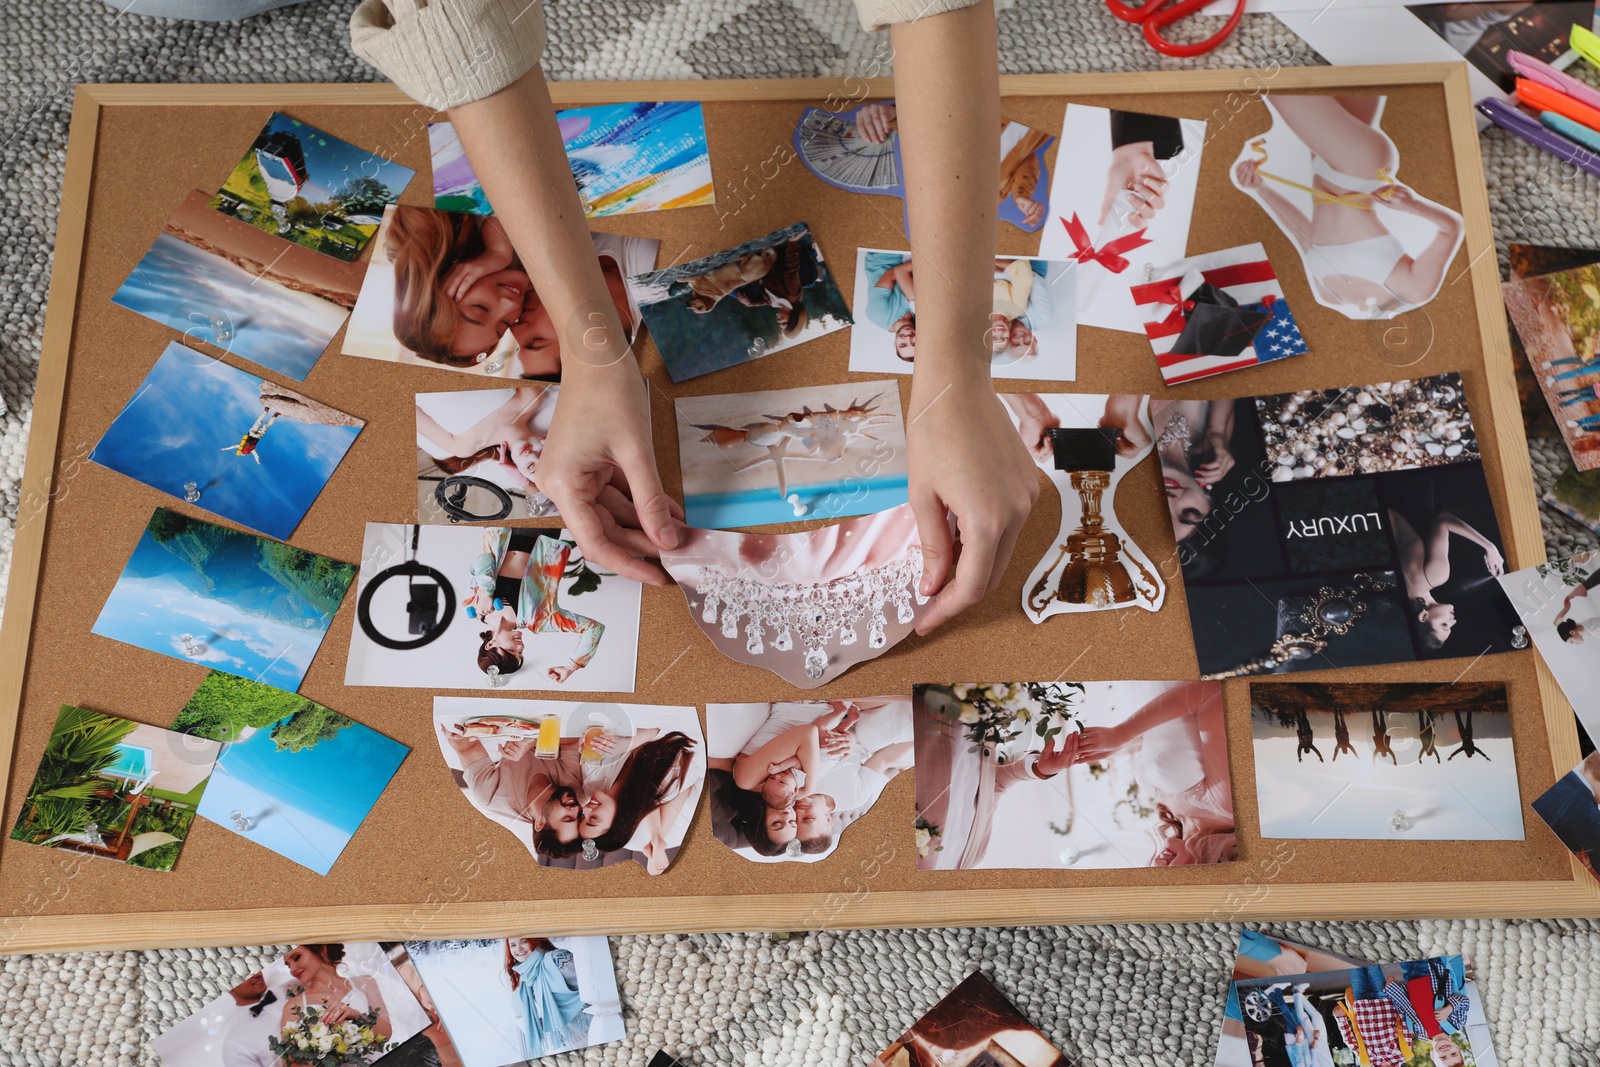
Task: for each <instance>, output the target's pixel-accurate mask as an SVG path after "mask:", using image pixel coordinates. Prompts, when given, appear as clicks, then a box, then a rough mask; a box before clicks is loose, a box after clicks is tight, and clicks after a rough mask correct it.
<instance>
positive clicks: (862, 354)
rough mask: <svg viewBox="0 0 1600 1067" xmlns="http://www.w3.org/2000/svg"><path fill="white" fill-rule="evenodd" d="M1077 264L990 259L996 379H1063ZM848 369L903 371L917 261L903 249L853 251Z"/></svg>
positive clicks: (1073, 344)
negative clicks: (852, 320)
mask: <svg viewBox="0 0 1600 1067" xmlns="http://www.w3.org/2000/svg"><path fill="white" fill-rule="evenodd" d="M1076 268H1077V265H1076V264H1074V263H1071V262H1053V261H1051V260H1045V259H1016V258H1011V257H1008V256H996V257H995V261H994V310H993V311H992V312H991V313H990V316H989V347H990V352H991V356H992V358H991V361H990V364H989V369H990V373H991V375H992V376H993V377H996V378H1028V379H1033V380H1035V381H1052V382H1070V381H1072V380H1073V378H1074V377H1075V376H1076V375H1077V367H1078V354H1077V353H1078V342H1077V337H1078V322H1077V319H1078V305H1077V296H1076V288H1077V282H1078V271H1077V269H1076ZM855 313H856V325H855V329H853V330H851V331H850V369H851V370H853V371H861V372H862V373H865V374H910V373H911V372H912V370H913V369H914V366H915V362H916V358H917V305H916V266H915V262H914V258H913V256H912V255H911V253H910V252H893V251H888V250H885V249H881V248H861V249H857V251H856V285H855Z"/></svg>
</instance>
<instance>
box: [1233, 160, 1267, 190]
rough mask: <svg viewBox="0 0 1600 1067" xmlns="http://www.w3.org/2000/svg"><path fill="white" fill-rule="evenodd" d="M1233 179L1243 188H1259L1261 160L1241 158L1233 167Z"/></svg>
mask: <svg viewBox="0 0 1600 1067" xmlns="http://www.w3.org/2000/svg"><path fill="white" fill-rule="evenodd" d="M1233 180H1234V181H1236V182H1238V183H1239V185H1240V186H1242V187H1243V188H1245V189H1259V188H1261V161H1260V160H1256V159H1241V160H1240V161H1239V165H1238V166H1236V167H1234V168H1233Z"/></svg>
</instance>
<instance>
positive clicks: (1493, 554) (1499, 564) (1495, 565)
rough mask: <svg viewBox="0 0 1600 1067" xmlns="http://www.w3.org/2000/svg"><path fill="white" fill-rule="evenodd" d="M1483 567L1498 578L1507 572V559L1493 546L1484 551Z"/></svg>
mask: <svg viewBox="0 0 1600 1067" xmlns="http://www.w3.org/2000/svg"><path fill="white" fill-rule="evenodd" d="M1483 565H1484V566H1485V567H1487V568H1489V573H1490V574H1491V575H1494V576H1496V577H1498V576H1499V575H1502V574H1504V573H1505V572H1506V560H1505V557H1504V556H1502V555H1501V554H1500V550H1499V549H1498V548H1496V547H1494V546H1493V545H1490V546H1489V547H1488V548H1486V549H1484V550H1483Z"/></svg>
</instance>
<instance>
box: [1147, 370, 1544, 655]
mask: <svg viewBox="0 0 1600 1067" xmlns="http://www.w3.org/2000/svg"><path fill="white" fill-rule="evenodd" d="M1150 407H1151V419H1152V422H1153V424H1154V425H1155V427H1156V451H1157V454H1158V455H1159V457H1160V460H1161V472H1162V477H1163V482H1164V484H1165V485H1166V492H1167V503H1168V507H1169V510H1170V513H1171V518H1172V529H1173V536H1174V537H1175V538H1176V539H1177V542H1178V559H1179V563H1180V565H1181V568H1182V572H1183V580H1184V586H1185V591H1186V594H1187V599H1188V605H1189V615H1190V620H1191V622H1192V624H1193V632H1194V638H1195V650H1196V653H1197V654H1198V656H1199V660H1200V670H1201V673H1202V674H1203V675H1205V676H1208V677H1216V678H1231V677H1239V676H1241V675H1247V674H1274V673H1276V674H1281V673H1285V672H1290V671H1301V670H1322V669H1327V668H1330V667H1347V666H1364V665H1373V664H1381V663H1396V662H1407V661H1412V660H1430V659H1447V658H1455V657H1463V656H1464V657H1469V658H1470V657H1475V656H1480V655H1483V654H1485V653H1490V652H1504V651H1510V650H1511V649H1513V648H1515V647H1516V641H1517V640H1519V638H1518V637H1517V635H1516V633H1515V629H1516V628H1517V627H1518V626H1519V625H1520V623H1519V621H1518V619H1517V616H1516V612H1515V611H1514V610H1513V609H1512V607H1511V605H1510V603H1509V602H1508V601H1507V600H1506V598H1505V595H1504V594H1503V593H1502V592H1501V591H1500V589H1499V587H1498V585H1496V584H1495V583H1494V582H1493V581H1491V580H1490V579H1491V578H1493V577H1495V576H1497V575H1499V574H1501V573H1502V572H1503V571H1504V569H1505V560H1504V557H1503V555H1502V545H1503V543H1504V542H1503V541H1502V540H1501V537H1500V527H1499V523H1498V522H1497V520H1496V517H1495V511H1494V504H1493V501H1492V500H1491V499H1490V496H1489V487H1488V482H1487V480H1486V478H1485V475H1484V470H1483V462H1482V458H1481V456H1480V455H1479V451H1478V439H1477V432H1476V429H1475V428H1474V426H1473V422H1472V415H1471V412H1470V411H1469V410H1468V407H1467V400H1466V394H1465V391H1464V390H1463V388H1462V385H1461V378H1460V376H1459V375H1457V374H1455V373H1454V372H1451V373H1446V374H1440V375H1435V376H1433V377H1429V378H1418V379H1412V380H1407V381H1399V382H1380V383H1376V384H1371V385H1361V386H1349V387H1346V388H1342V389H1308V390H1301V391H1299V392H1295V393H1284V394H1280V395H1277V396H1263V397H1247V398H1244V399H1241V400H1236V401H1220V400H1218V401H1170V402H1169V401H1153V402H1152V403H1151V405H1150ZM1522 640H1525V638H1524V639H1522Z"/></svg>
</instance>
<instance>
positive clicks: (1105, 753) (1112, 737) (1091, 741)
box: [1076, 726, 1128, 763]
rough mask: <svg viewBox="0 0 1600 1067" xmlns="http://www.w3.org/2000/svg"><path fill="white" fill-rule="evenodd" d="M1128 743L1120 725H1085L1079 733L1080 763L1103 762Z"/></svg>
mask: <svg viewBox="0 0 1600 1067" xmlns="http://www.w3.org/2000/svg"><path fill="white" fill-rule="evenodd" d="M1127 743H1128V739H1127V738H1126V737H1125V736H1123V731H1122V729H1121V727H1120V726H1085V727H1084V728H1083V729H1082V731H1080V733H1079V734H1078V751H1077V759H1076V762H1078V763H1103V762H1105V761H1106V760H1108V759H1110V758H1111V757H1112V756H1114V755H1116V754H1117V752H1118V751H1119V750H1121V748H1122V746H1123V745H1125V744H1127Z"/></svg>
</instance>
